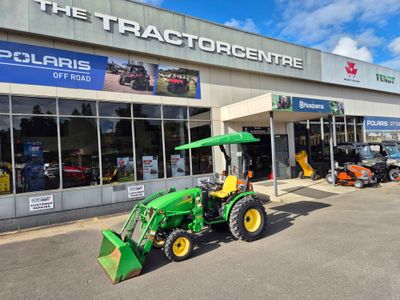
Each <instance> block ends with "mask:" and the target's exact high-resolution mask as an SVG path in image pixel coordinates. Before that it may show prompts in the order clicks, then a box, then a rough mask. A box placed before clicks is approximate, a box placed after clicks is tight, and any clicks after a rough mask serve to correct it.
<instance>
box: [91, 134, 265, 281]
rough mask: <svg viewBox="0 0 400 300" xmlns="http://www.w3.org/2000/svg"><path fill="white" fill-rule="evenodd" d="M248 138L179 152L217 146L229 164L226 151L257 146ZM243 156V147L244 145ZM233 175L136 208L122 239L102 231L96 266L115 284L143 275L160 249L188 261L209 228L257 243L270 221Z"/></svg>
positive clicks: (211, 141) (225, 138)
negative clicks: (154, 250)
mask: <svg viewBox="0 0 400 300" xmlns="http://www.w3.org/2000/svg"><path fill="white" fill-rule="evenodd" d="M257 141H258V139H256V138H254V137H253V136H252V135H251V134H250V133H247V132H240V133H233V134H227V135H221V136H215V137H210V138H206V139H203V140H200V141H196V142H193V143H190V144H186V145H182V146H179V147H176V148H175V149H176V150H186V149H194V148H200V147H211V146H219V147H220V149H221V151H222V153H223V155H224V157H225V160H226V170H225V172H226V173H225V174H228V170H229V169H230V162H231V159H230V157H229V155H228V154H227V152H226V149H225V147H224V145H228V144H246V143H251V142H257ZM242 147H243V150H245V145H242ZM249 175H250V173H249V172H248V173H247V175H246V180H245V181H244V182H243V184H238V178H237V177H236V176H234V175H228V176H226V177H225V181H224V182H223V184H217V183H209V182H203V184H202V185H201V186H199V187H194V188H187V189H184V190H179V191H177V190H175V189H174V188H171V189H168V190H163V191H160V192H158V193H155V194H153V195H151V196H149V197H147V198H146V199H144V200H142V201H140V202H138V203H137V204H136V205H135V206H134V208H133V210H132V212H131V213H130V215H129V217H128V219H127V220H126V222H125V224H124V226H123V227H122V229H121V231H120V232H119V233H117V232H115V231H113V230H110V229H107V230H104V231H103V242H102V244H101V248H100V254H99V257H98V261H99V263H100V265H101V266H102V267H103V269H104V270H105V271H106V273H107V274H108V276H109V277H110V278H111V280H112V282H113V283H117V282H120V281H122V280H125V279H128V278H131V277H135V276H137V275H139V274H140V272H141V270H142V267H143V264H144V263H145V260H146V257H147V255H148V254H149V252H150V251H151V249H152V248H153V247H157V248H162V249H163V250H164V253H165V256H166V257H167V258H168V259H169V260H171V261H177V262H178V261H182V260H185V259H187V258H188V257H190V255H191V253H192V250H193V236H194V235H196V234H198V233H200V232H202V231H204V230H205V229H207V228H208V227H214V228H215V227H218V226H219V227H221V226H222V225H224V224H225V225H227V226H226V227H229V229H230V231H231V233H232V235H233V236H234V237H235V238H236V239H238V240H243V241H246V242H250V241H254V240H256V239H259V238H260V237H261V236H262V235H263V233H264V231H265V229H266V226H267V216H266V213H265V209H264V207H263V205H262V204H261V202H260V201H259V200H258V199H257V196H256V194H255V192H254V191H253V190H252V185H251V183H250V177H251V176H249Z"/></svg>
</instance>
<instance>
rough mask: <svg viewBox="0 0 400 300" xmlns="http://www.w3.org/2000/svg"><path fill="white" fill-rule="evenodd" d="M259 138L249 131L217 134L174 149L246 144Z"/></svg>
mask: <svg viewBox="0 0 400 300" xmlns="http://www.w3.org/2000/svg"><path fill="white" fill-rule="evenodd" d="M259 141H260V139H258V138H255V137H254V136H253V135H252V134H251V133H249V132H235V133H230V134H223V135H217V136H213V137H209V138H205V139H202V140H199V141H196V142H193V143H189V144H185V145H181V146H178V147H175V150H186V149H194V148H201V147H211V146H222V145H230V144H246V143H253V142H259Z"/></svg>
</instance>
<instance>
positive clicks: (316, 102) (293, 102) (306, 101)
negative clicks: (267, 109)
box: [272, 95, 344, 115]
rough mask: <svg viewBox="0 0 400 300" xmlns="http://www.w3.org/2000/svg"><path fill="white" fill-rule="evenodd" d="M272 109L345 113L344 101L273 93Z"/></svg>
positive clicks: (333, 113) (334, 113)
mask: <svg viewBox="0 0 400 300" xmlns="http://www.w3.org/2000/svg"><path fill="white" fill-rule="evenodd" d="M272 110H277V111H297V112H311V113H325V114H332V115H343V114H344V104H343V102H338V101H330V100H322V99H312V98H300V97H290V96H283V95H272Z"/></svg>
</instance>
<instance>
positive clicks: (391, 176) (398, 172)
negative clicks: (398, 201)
mask: <svg viewBox="0 0 400 300" xmlns="http://www.w3.org/2000/svg"><path fill="white" fill-rule="evenodd" d="M399 176H400V170H399V169H391V170H390V171H389V179H390V181H397V180H398V179H396V178H398V177H399Z"/></svg>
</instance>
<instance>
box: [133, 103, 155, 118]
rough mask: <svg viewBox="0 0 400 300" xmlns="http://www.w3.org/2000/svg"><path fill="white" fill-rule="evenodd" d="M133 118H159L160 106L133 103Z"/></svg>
mask: <svg viewBox="0 0 400 300" xmlns="http://www.w3.org/2000/svg"><path fill="white" fill-rule="evenodd" d="M133 116H134V117H135V118H156V119H159V118H161V106H159V105H148V104H133Z"/></svg>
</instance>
